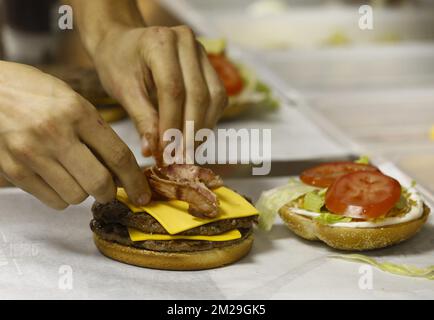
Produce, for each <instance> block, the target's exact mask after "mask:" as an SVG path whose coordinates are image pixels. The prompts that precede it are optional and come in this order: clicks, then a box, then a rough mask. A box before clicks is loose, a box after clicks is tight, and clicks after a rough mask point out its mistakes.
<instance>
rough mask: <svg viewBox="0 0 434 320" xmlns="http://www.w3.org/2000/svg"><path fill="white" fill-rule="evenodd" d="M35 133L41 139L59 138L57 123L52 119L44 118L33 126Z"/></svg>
mask: <svg viewBox="0 0 434 320" xmlns="http://www.w3.org/2000/svg"><path fill="white" fill-rule="evenodd" d="M35 129H36V131H37V132H38V133H39V134H40V135H41V136H42V137H51V138H52V137H56V138H57V137H59V136H60V133H61V132H60V128H59V126H58V121H56V119H53V118H46V119H44V120H41V121H39V122H38V123H36V124H35Z"/></svg>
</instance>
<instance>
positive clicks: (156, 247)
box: [90, 219, 252, 252]
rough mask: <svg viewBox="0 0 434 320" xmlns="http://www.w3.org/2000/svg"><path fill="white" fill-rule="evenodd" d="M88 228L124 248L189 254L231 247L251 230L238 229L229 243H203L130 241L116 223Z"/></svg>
mask: <svg viewBox="0 0 434 320" xmlns="http://www.w3.org/2000/svg"><path fill="white" fill-rule="evenodd" d="M90 228H91V229H92V231H93V232H94V233H95V234H97V235H98V236H99V237H100V238H102V239H104V240H107V241H113V242H116V243H119V244H121V245H125V246H131V247H135V248H139V249H146V250H152V251H160V252H189V251H202V250H210V249H213V248H222V247H227V246H230V245H233V244H235V243H237V242H239V241H242V240H244V239H245V238H247V237H248V236H249V235H250V234H251V232H252V228H242V229H239V231H240V232H241V235H242V236H241V238H240V239H236V240H230V241H203V240H146V241H131V239H130V236H129V233H128V229H127V227H125V226H123V225H121V224H118V223H102V222H100V221H98V220H95V219H93V220H92V221H91V222H90Z"/></svg>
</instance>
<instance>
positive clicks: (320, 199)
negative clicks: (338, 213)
mask: <svg viewBox="0 0 434 320" xmlns="http://www.w3.org/2000/svg"><path fill="white" fill-rule="evenodd" d="M324 203H325V197H324V196H320V195H319V193H318V192H315V191H312V192H309V193H307V194H306V195H305V196H304V199H303V209H305V210H308V211H313V212H321V208H322V207H323V206H324Z"/></svg>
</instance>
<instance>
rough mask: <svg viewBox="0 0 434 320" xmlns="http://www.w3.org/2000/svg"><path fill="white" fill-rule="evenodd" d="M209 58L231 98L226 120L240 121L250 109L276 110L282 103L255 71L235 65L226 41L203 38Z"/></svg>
mask: <svg viewBox="0 0 434 320" xmlns="http://www.w3.org/2000/svg"><path fill="white" fill-rule="evenodd" d="M198 41H199V42H200V43H201V44H202V45H203V46H204V48H205V50H206V52H207V54H208V59H209V61H210V62H211V64H212V65H213V67H214V69H215V70H216V72H217V74H218V75H219V77H220V79H221V80H222V82H223V85H224V87H225V88H226V93H227V95H228V97H229V103H228V106H227V107H226V108H225V110H224V111H223V114H222V117H221V119H222V120H229V119H233V118H237V117H238V116H240V115H242V114H243V113H245V112H247V111H248V110H249V109H252V108H255V107H256V108H257V109H259V110H265V111H269V110H271V111H272V110H275V109H276V108H277V107H278V105H279V103H278V102H277V100H276V99H275V98H274V97H273V94H272V92H271V89H270V88H269V87H268V86H267V85H266V84H265V83H263V82H262V81H260V80H259V79H258V78H257V76H256V74H255V72H253V71H252V70H251V69H249V68H248V67H247V66H245V65H244V64H241V63H235V62H233V61H232V60H231V59H230V58H229V57H228V56H227V54H226V41H225V40H223V39H210V38H203V37H199V38H198Z"/></svg>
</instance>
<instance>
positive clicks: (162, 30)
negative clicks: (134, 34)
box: [151, 27, 175, 44]
mask: <svg viewBox="0 0 434 320" xmlns="http://www.w3.org/2000/svg"><path fill="white" fill-rule="evenodd" d="M151 30H152V33H153V35H154V36H156V37H158V39H160V40H161V41H162V44H164V42H165V41H172V40H175V34H174V32H173V31H172V30H171V29H170V28H168V27H152V29H151Z"/></svg>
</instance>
